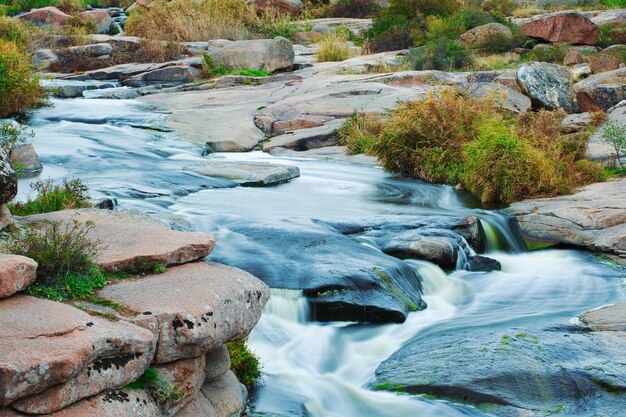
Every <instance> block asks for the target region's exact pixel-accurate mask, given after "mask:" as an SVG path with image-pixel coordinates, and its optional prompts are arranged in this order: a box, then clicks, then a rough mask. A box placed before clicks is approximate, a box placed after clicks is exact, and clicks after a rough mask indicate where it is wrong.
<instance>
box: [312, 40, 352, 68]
mask: <svg viewBox="0 0 626 417" xmlns="http://www.w3.org/2000/svg"><path fill="white" fill-rule="evenodd" d="M350 56H351V53H350V44H349V43H348V38H347V37H346V36H345V35H344V34H343V33H327V34H326V35H324V37H323V38H322V40H321V41H320V42H319V49H318V50H317V61H318V62H331V61H333V62H334V61H345V60H346V59H348V58H350Z"/></svg>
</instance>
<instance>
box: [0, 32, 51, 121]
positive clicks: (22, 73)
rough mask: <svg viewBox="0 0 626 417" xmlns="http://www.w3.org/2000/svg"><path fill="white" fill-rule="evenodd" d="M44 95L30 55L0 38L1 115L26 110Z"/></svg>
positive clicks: (37, 102) (40, 100)
mask: <svg viewBox="0 0 626 417" xmlns="http://www.w3.org/2000/svg"><path fill="white" fill-rule="evenodd" d="M44 97H45V93H44V90H43V89H42V88H41V86H40V85H39V79H38V78H37V76H36V75H35V70H34V68H33V66H32V64H31V61H30V57H29V56H28V55H26V54H25V53H23V52H22V51H21V50H20V49H19V48H18V47H17V46H16V44H15V43H13V42H5V41H2V40H0V117H6V116H10V115H12V114H15V113H21V112H25V111H26V110H28V109H30V108H32V107H35V106H37V105H38V104H40V103H41V102H42V101H43V100H44Z"/></svg>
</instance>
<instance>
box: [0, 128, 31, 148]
mask: <svg viewBox="0 0 626 417" xmlns="http://www.w3.org/2000/svg"><path fill="white" fill-rule="evenodd" d="M33 137H35V133H34V132H33V131H32V130H31V129H29V128H28V126H25V125H21V124H19V123H12V122H0V148H2V149H3V150H4V151H5V152H6V153H7V154H10V153H11V150H12V149H13V148H15V147H17V146H22V145H26V144H27V143H28V141H29V139H32V138H33Z"/></svg>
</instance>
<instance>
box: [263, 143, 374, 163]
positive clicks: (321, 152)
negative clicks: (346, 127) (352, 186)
mask: <svg viewBox="0 0 626 417" xmlns="http://www.w3.org/2000/svg"><path fill="white" fill-rule="evenodd" d="M269 153H270V155H273V156H278V157H286V158H310V159H320V160H323V161H338V162H345V163H350V164H355V165H373V166H375V165H378V159H377V158H376V157H375V156H370V155H365V154H358V155H351V154H350V151H349V150H348V148H347V147H346V146H326V147H324V148H315V149H309V150H307V151H294V150H292V149H287V148H280V147H277V148H272V150H270V151H269Z"/></svg>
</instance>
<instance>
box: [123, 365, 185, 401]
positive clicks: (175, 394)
mask: <svg viewBox="0 0 626 417" xmlns="http://www.w3.org/2000/svg"><path fill="white" fill-rule="evenodd" d="M124 388H125V390H134V389H146V390H148V392H149V393H150V395H152V398H154V399H155V401H156V402H157V403H158V404H160V405H164V404H167V403H169V402H176V401H179V400H181V399H182V398H183V397H184V396H185V391H184V390H183V389H182V388H180V387H178V386H177V385H176V384H175V382H173V381H170V380H168V379H167V378H165V377H163V376H162V375H161V374H159V371H158V370H157V369H155V368H148V369H146V371H145V372H144V373H143V375H141V376H140V377H139V379H138V380H136V381H134V382H131V383H130V384H128V385H126V387H124Z"/></svg>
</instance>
